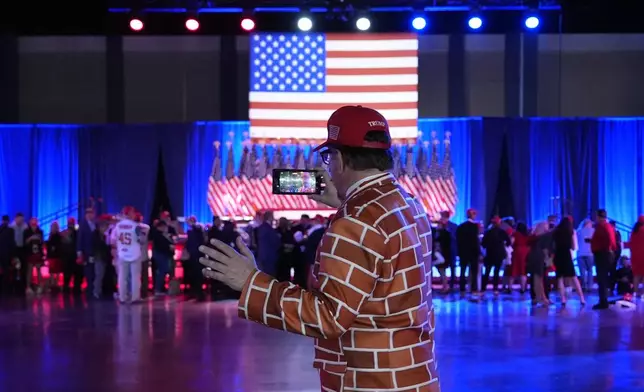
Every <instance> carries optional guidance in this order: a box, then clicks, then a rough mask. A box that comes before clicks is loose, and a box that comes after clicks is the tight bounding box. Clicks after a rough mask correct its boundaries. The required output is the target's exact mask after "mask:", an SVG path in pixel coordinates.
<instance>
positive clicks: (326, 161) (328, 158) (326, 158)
mask: <svg viewBox="0 0 644 392" xmlns="http://www.w3.org/2000/svg"><path fill="white" fill-rule="evenodd" d="M335 152H337V151H333V150H324V151H321V152H320V157H321V158H322V162H323V163H324V164H325V165H328V164H329V161H331V155H332V154H333V153H335Z"/></svg>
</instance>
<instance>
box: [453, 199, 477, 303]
mask: <svg viewBox="0 0 644 392" xmlns="http://www.w3.org/2000/svg"><path fill="white" fill-rule="evenodd" d="M476 215H477V212H476V210H475V209H473V208H470V209H468V210H467V220H466V221H465V222H463V223H461V224H460V225H459V226H458V228H457V229H456V246H457V251H458V257H459V259H460V266H461V277H460V279H459V283H460V286H461V287H460V288H461V295H464V294H465V284H466V279H465V270H466V269H469V280H470V291H471V293H472V295H474V296H476V295H478V293H479V287H478V286H479V285H478V274H479V258H480V257H481V239H480V233H481V226H480V225H479V223H478V222H476V221H475V219H476Z"/></svg>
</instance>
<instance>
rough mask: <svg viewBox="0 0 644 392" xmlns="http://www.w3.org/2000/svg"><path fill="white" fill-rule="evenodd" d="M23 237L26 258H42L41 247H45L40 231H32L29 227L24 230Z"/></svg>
mask: <svg viewBox="0 0 644 392" xmlns="http://www.w3.org/2000/svg"><path fill="white" fill-rule="evenodd" d="M23 236H24V238H25V253H26V255H27V257H34V256H39V257H42V256H43V255H44V249H43V247H44V246H45V240H44V238H43V232H42V230H40V228H37V229H35V230H34V229H32V228H31V227H29V228H28V229H27V230H25V232H24V233H23Z"/></svg>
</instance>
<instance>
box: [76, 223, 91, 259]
mask: <svg viewBox="0 0 644 392" xmlns="http://www.w3.org/2000/svg"><path fill="white" fill-rule="evenodd" d="M93 233H94V230H92V227H91V226H90V224H89V222H87V221H86V220H84V219H83V220H82V221H81V222H80V225H79V227H78V233H77V234H78V237H77V239H76V250H77V251H79V252H82V253H83V259H84V260H85V261H87V259H88V258H89V256H90V254H92V242H93V240H92V237H93V236H94V234H93Z"/></svg>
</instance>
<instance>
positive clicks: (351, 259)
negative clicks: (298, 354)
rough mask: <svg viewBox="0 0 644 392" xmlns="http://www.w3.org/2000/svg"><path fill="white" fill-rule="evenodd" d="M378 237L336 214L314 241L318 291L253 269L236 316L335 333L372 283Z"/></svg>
mask: <svg viewBox="0 0 644 392" xmlns="http://www.w3.org/2000/svg"><path fill="white" fill-rule="evenodd" d="M384 242H385V237H384V235H383V234H382V233H381V232H379V231H377V230H375V229H373V228H371V227H369V226H367V225H365V224H363V223H361V222H359V221H357V220H354V219H351V220H349V219H347V218H341V219H337V220H336V221H334V222H333V224H332V225H331V226H330V227H329V229H328V230H327V232H326V233H325V235H324V238H323V239H322V242H321V244H320V249H319V252H318V260H317V261H318V262H319V274H318V279H319V282H320V286H319V290H317V291H307V290H304V289H302V288H300V287H299V286H295V285H293V284H291V283H288V282H278V281H277V280H275V279H273V278H272V277H270V276H269V275H267V274H265V273H263V272H260V271H257V272H255V273H254V274H253V275H252V276H251V277H250V278H249V279H248V281H247V282H246V285H245V287H244V289H243V291H242V296H241V298H240V302H239V316H240V317H242V318H246V319H248V320H251V321H255V322H258V323H261V324H264V325H267V326H269V327H271V328H276V329H282V330H286V331H289V332H293V333H297V334H300V335H305V336H310V337H316V338H325V339H329V338H334V337H339V336H341V335H342V334H343V333H344V332H346V331H347V329H349V327H350V326H351V325H352V324H353V321H354V320H355V318H356V316H357V315H358V313H359V311H360V307H361V306H362V304H363V302H364V301H365V299H366V298H367V297H368V296H369V295H371V292H372V291H373V289H374V287H375V285H376V279H377V278H378V276H379V274H378V269H379V268H378V267H379V263H380V261H381V260H382V259H383V256H382V251H381V249H380V248H382V247H384Z"/></svg>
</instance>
